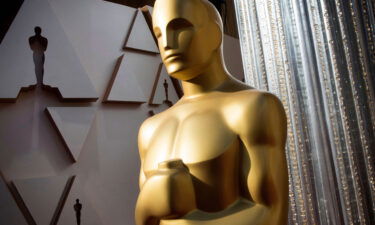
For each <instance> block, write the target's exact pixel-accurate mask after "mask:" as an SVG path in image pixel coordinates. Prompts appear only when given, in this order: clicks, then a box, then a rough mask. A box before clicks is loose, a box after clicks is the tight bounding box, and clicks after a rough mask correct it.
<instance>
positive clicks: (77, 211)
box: [74, 199, 82, 225]
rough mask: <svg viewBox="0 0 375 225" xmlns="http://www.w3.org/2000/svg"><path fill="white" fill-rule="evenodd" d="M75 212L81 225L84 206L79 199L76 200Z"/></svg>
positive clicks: (78, 223) (78, 224)
mask: <svg viewBox="0 0 375 225" xmlns="http://www.w3.org/2000/svg"><path fill="white" fill-rule="evenodd" d="M74 211H75V212H76V221H77V225H80V224H81V211H82V204H81V203H80V202H79V199H76V203H75V204H74Z"/></svg>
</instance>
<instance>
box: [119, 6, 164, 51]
mask: <svg viewBox="0 0 375 225" xmlns="http://www.w3.org/2000/svg"><path fill="white" fill-rule="evenodd" d="M125 48H129V49H136V50H141V51H146V52H151V53H156V54H158V53H159V49H158V46H157V45H156V43H155V39H154V36H153V33H152V31H151V30H150V28H149V26H148V24H147V21H146V18H145V16H144V15H143V13H142V11H141V10H138V11H137V12H136V15H135V19H134V22H133V24H132V28H131V30H130V33H129V34H128V37H127V40H126V43H125Z"/></svg>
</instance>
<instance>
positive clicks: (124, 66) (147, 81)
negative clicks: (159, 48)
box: [104, 50, 161, 103]
mask: <svg viewBox="0 0 375 225" xmlns="http://www.w3.org/2000/svg"><path fill="white" fill-rule="evenodd" d="M160 61H161V60H160V55H159V54H145V53H141V52H134V51H128V50H125V53H124V55H123V57H121V58H120V59H119V60H118V63H117V66H116V68H115V71H114V73H113V77H112V81H111V83H110V84H109V85H108V90H107V94H106V96H105V98H104V102H124V103H126V102H130V103H132V102H133V103H134V102H138V103H143V102H148V100H149V98H150V96H151V93H152V90H153V87H154V82H155V78H156V76H157V74H158V68H159V65H160Z"/></svg>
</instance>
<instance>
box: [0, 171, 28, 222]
mask: <svg viewBox="0 0 375 225" xmlns="http://www.w3.org/2000/svg"><path fill="white" fill-rule="evenodd" d="M0 224H4V225H26V224H27V223H26V220H25V218H24V217H23V215H22V213H21V210H20V209H19V208H18V206H17V204H16V202H15V201H14V198H13V196H12V194H11V193H10V191H9V188H8V187H7V185H6V184H5V182H4V180H3V179H2V177H1V175H0Z"/></svg>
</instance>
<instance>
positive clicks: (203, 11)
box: [135, 0, 288, 225]
mask: <svg viewBox="0 0 375 225" xmlns="http://www.w3.org/2000/svg"><path fill="white" fill-rule="evenodd" d="M153 29H154V33H155V36H156V37H157V40H158V45H159V49H160V54H161V57H162V59H163V61H164V64H165V66H166V68H167V71H168V73H169V74H170V75H171V76H173V77H175V78H177V79H180V80H181V81H182V86H183V90H184V94H185V95H184V96H183V98H182V99H181V100H180V101H178V102H177V103H176V104H175V105H174V106H172V107H171V108H169V109H168V110H166V111H165V112H162V113H160V114H158V115H155V116H153V117H151V118H149V119H147V120H146V121H145V122H144V123H143V125H142V126H141V128H140V131H139V140H138V145H139V152H140V157H141V162H142V164H141V171H140V182H139V185H140V194H139V196H138V201H137V205H136V215H135V217H136V223H137V225H158V224H160V225H193V224H196V225H211V224H212V225H284V224H286V223H287V213H288V174H287V165H286V159H285V152H284V151H285V150H284V148H285V140H286V117H285V112H284V109H283V106H282V104H281V103H280V101H279V100H278V98H277V97H275V96H274V95H272V94H270V93H267V92H262V91H258V90H255V89H253V88H251V87H249V86H247V85H245V84H243V83H241V82H239V81H237V80H236V79H234V78H233V77H232V76H231V75H230V74H229V73H228V71H227V69H226V67H225V64H224V61H223V56H222V39H223V32H222V30H223V25H222V21H221V19H220V15H219V14H218V12H217V11H216V9H215V8H214V6H213V5H212V4H211V3H209V2H208V1H206V0H157V1H156V3H155V7H154V11H153Z"/></svg>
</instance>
